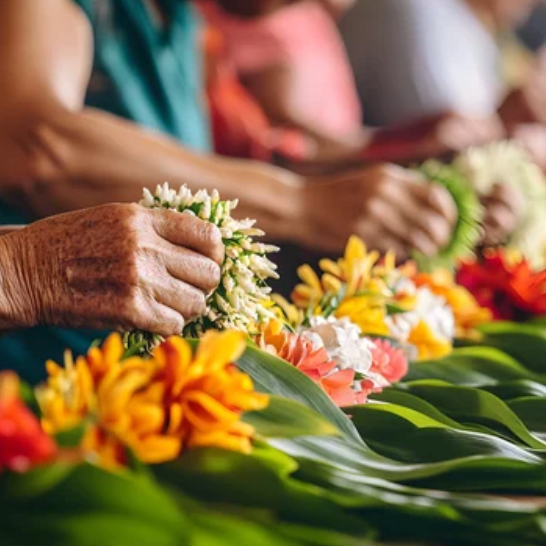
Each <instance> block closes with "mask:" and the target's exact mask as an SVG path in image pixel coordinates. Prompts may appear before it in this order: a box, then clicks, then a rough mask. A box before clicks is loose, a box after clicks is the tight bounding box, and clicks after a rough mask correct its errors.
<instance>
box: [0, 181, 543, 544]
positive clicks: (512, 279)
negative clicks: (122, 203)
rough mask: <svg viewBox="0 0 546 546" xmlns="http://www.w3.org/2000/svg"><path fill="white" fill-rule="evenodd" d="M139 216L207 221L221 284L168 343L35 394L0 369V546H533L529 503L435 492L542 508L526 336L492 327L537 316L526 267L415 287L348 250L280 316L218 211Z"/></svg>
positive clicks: (135, 348) (82, 366) (373, 257)
mask: <svg viewBox="0 0 546 546" xmlns="http://www.w3.org/2000/svg"><path fill="white" fill-rule="evenodd" d="M142 205H144V206H148V207H168V208H170V209H174V210H178V211H179V212H180V213H183V214H195V215H197V216H199V217H200V218H203V219H206V220H208V221H211V222H213V223H215V224H216V225H218V226H219V228H220V230H221V232H222V236H223V240H224V244H225V246H226V259H225V262H224V264H223V267H222V280H221V284H220V287H219V289H218V290H217V291H215V292H214V293H213V294H210V295H209V296H208V298H207V303H208V309H207V312H206V315H205V316H204V317H200V318H198V319H196V320H195V321H194V322H192V323H190V324H188V325H187V326H186V329H185V331H184V332H183V335H182V336H180V337H173V338H169V339H167V340H162V339H161V338H159V337H157V336H155V335H154V334H153V333H151V332H150V333H147V332H132V333H128V334H126V335H125V336H124V337H122V336H121V335H119V334H112V335H111V336H110V337H108V338H107V339H106V340H105V341H104V343H103V344H102V346H94V347H92V348H90V349H89V352H88V353H87V355H85V356H78V357H77V358H76V359H75V360H74V358H73V357H72V355H71V354H70V353H69V352H67V353H66V354H65V358H64V363H63V364H62V365H59V364H57V363H55V362H48V363H47V365H46V367H47V373H48V379H47V381H46V382H45V383H44V384H43V385H40V386H38V387H37V388H36V389H35V391H31V390H30V389H28V388H25V387H24V386H23V385H21V384H20V382H19V380H18V379H17V377H16V376H15V375H14V374H11V373H7V374H2V375H0V510H2V513H3V514H4V515H5V516H6V517H5V518H4V519H3V520H2V518H0V543H2V544H3V543H6V544H18V546H26V545H27V544H28V545H29V546H30V545H31V544H35V543H36V541H37V540H39V541H40V543H42V544H46V545H49V544H51V546H53V545H54V544H58V543H61V542H62V543H63V544H67V545H69V546H73V545H74V546H76V545H77V546H81V544H93V543H94V542H92V540H95V543H96V542H97V541H98V542H100V543H101V545H102V546H120V545H122V546H123V545H125V544H129V543H130V544H132V545H135V544H136V546H146V545H147V544H166V545H171V544H172V545H173V546H174V545H177V544H185V543H188V544H193V543H194V542H192V541H195V543H196V544H209V543H214V544H219V545H220V546H223V545H224V544H226V545H227V544H233V543H234V542H240V543H241V544H264V545H269V544H271V545H273V544H275V545H277V544H281V545H284V544H286V546H294V545H296V544H302V545H306V546H311V545H315V544H321V545H324V546H330V545H331V546H335V545H336V544H353V543H354V544H361V543H362V541H368V540H369V538H370V536H379V537H380V538H382V539H383V538H384V539H385V540H389V539H392V540H399V539H405V540H411V539H413V540H415V541H419V540H429V539H431V538H433V539H434V540H437V541H439V542H442V541H447V540H449V539H450V537H452V536H453V533H456V534H458V536H461V537H463V538H462V539H461V540H462V541H463V543H468V544H476V543H495V542H499V541H502V543H504V544H507V545H510V546H512V545H513V546H515V545H516V544H520V543H521V541H522V540H526V541H527V542H528V543H529V544H535V543H536V544H545V543H546V534H545V533H544V527H543V525H542V514H541V512H540V511H539V509H538V508H537V507H536V506H535V505H533V504H530V505H525V506H520V507H518V510H514V505H513V503H512V502H511V501H503V500H502V499H493V500H492V499H491V498H486V499H481V498H478V497H476V496H475V495H471V496H466V495H464V494H456V493H453V492H454V491H457V490H458V489H459V486H460V485H461V484H463V485H464V487H463V489H465V490H467V491H469V492H471V493H478V492H489V493H491V492H495V491H498V490H501V491H503V492H506V491H508V492H513V493H518V492H521V491H522V490H523V491H526V490H528V489H530V490H532V491H533V492H536V493H540V494H546V487H544V485H543V484H544V480H543V476H544V474H543V473H544V472H546V463H544V462H543V460H542V457H541V455H540V454H541V453H542V452H544V451H546V443H545V442H544V441H543V439H541V436H540V432H541V431H543V429H541V426H542V425H541V424H540V422H539V421H540V420H537V418H536V416H537V415H538V414H540V412H542V411H543V410H545V409H546V408H543V406H544V405H545V403H544V401H545V398H544V396H543V393H544V392H546V385H545V384H544V380H543V378H544V377H546V372H545V371H544V370H543V364H542V362H541V360H540V359H539V358H534V359H533V358H532V355H531V356H530V355H529V353H525V354H522V353H521V351H520V349H521V347H520V344H519V341H518V340H520V339H525V343H527V342H529V345H532V347H533V351H535V350H536V348H537V347H540V348H543V349H544V350H546V330H545V329H544V327H543V325H539V324H535V325H533V326H532V327H530V326H529V327H528V326H527V325H526V324H523V325H518V324H513V323H502V324H503V326H502V331H500V333H499V332H496V331H494V330H492V329H491V324H495V323H492V321H493V319H496V318H518V319H521V318H529V317H531V316H533V315H536V314H539V313H542V312H543V310H544V301H543V299H544V293H545V292H544V286H545V284H544V283H545V282H546V277H545V274H544V273H538V272H533V271H532V270H531V268H530V266H529V264H528V262H526V261H525V260H523V259H518V260H515V258H514V257H513V254H511V253H508V252H503V251H495V253H487V254H485V255H484V256H483V257H478V258H472V259H471V258H468V259H467V261H465V262H464V263H463V264H462V265H461V267H460V268H459V270H458V272H457V274H455V273H454V272H453V271H452V270H449V269H439V268H434V269H433V270H432V271H426V272H425V271H422V270H420V269H419V267H418V264H419V260H417V261H416V262H408V263H405V264H402V265H397V264H396V262H395V256H394V255H392V254H391V253H388V254H387V255H385V256H380V255H379V254H378V253H377V252H375V251H369V250H368V249H367V248H366V246H365V245H364V243H363V242H362V241H361V240H359V239H358V238H357V237H351V238H350V240H349V242H348V244H347V247H346V249H345V253H344V255H343V257H341V258H340V259H339V260H337V261H332V260H322V261H321V262H320V271H319V272H315V271H313V270H312V268H311V267H309V266H307V265H303V266H301V267H300V269H299V271H298V272H299V276H300V278H301V283H300V284H299V285H298V286H296V287H295V289H294V291H293V293H292V295H291V298H290V300H289V301H288V300H285V299H283V298H281V297H280V296H278V295H273V294H271V290H270V289H269V288H268V286H267V280H268V279H270V278H274V277H276V272H275V266H274V265H273V264H272V262H270V261H269V259H268V254H270V253H271V252H273V251H275V250H276V249H275V247H272V246H269V245H264V244H262V243H258V242H255V240H254V238H256V237H259V236H260V235H262V232H261V231H259V230H258V229H257V228H255V226H254V222H253V221H249V220H246V221H237V220H235V219H233V218H232V216H231V213H232V211H233V210H234V209H235V208H236V202H227V201H222V200H221V199H220V197H219V195H218V194H217V193H216V192H213V193H212V195H209V194H208V193H206V192H203V191H202V192H197V193H196V194H192V193H191V192H190V190H189V189H188V188H186V187H182V188H180V190H179V191H174V190H172V189H170V188H169V187H168V186H167V185H164V186H159V187H158V188H157V189H156V191H155V193H153V194H152V193H151V192H148V191H145V194H144V198H143V201H142ZM460 229H461V230H462V231H466V233H467V234H471V233H473V230H472V229H471V230H467V229H466V228H464V226H463V225H461V228H460ZM429 265H430V263H429ZM459 283H460V284H459ZM507 302H508V303H507ZM507 309H508V310H507ZM507 332H508V334H509V335H511V336H512V337H511V338H509V339H508V338H507ZM495 336H497V337H495ZM518 336H519V337H518ZM522 336H523V337H522ZM456 339H465V340H467V341H468V342H469V344H470V346H469V347H465V348H463V349H458V348H454V342H455V340H456ZM507 339H508V341H506V340H507ZM514 340H515V341H514ZM475 344H481V346H477V347H474V346H473V345H475ZM484 344H485V345H484ZM501 345H502V346H501ZM499 347H500V348H501V349H502V350H503V351H505V352H501V351H500V350H499V349H498V348H499ZM539 352H540V351H539ZM541 371H542V372H543V373H542V374H541V373H540V372H541ZM477 402H479V403H477ZM340 408H341V409H340ZM537 412H538V413H537ZM515 461H516V462H515ZM417 463H418V464H417ZM482 469H484V470H485V472H481V470H482ZM475 470H479V472H475ZM429 488H430V489H429ZM438 491H440V493H439V492H438ZM218 506H221V507H227V508H228V510H227V511H226V510H223V511H222V512H221V511H219V510H218ZM382 513H385V514H387V516H386V517H384V518H383V517H380V514H382ZM52 514H53V517H52V516H51V515H52ZM59 514H62V516H60V515H59ZM396 517H403V518H405V521H407V522H408V523H409V525H407V526H404V532H405V533H406V534H404V535H403V536H402V535H400V534H397V533H399V531H398V530H397V529H396V528H394V527H393V526H392V519H393V518H396ZM431 521H434V524H435V525H434V528H433V531H430V526H429V523H430V522H431ZM86 522H87V523H86ZM89 522H91V523H93V522H95V526H94V527H93V533H92V535H93V536H92V537H91V538H90V527H89V525H90V524H91V523H89ZM499 522H502V524H501V525H499ZM23 523H24V524H23ZM370 533H372V534H370ZM431 533H432V534H431ZM90 540H91V542H90ZM86 541H87V542H86Z"/></svg>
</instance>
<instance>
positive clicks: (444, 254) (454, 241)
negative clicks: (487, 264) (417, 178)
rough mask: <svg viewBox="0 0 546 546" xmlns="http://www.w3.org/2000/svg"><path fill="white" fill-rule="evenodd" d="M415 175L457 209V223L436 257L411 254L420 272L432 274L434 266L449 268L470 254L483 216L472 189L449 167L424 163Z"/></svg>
mask: <svg viewBox="0 0 546 546" xmlns="http://www.w3.org/2000/svg"><path fill="white" fill-rule="evenodd" d="M419 172H421V173H422V174H424V175H425V176H426V177H427V178H428V180H429V181H430V182H433V183H435V184H440V185H442V186H444V187H445V188H446V190H447V191H448V192H449V193H450V194H451V196H452V197H453V200H454V201H455V205H456V206H457V211H458V213H459V214H458V218H457V224H456V226H455V228H454V230H453V234H452V237H451V241H450V242H449V243H448V244H447V246H446V247H445V248H443V249H442V250H441V251H440V252H439V253H438V254H437V255H436V256H432V257H431V256H425V255H424V254H421V253H419V252H414V253H413V257H414V259H415V260H416V261H417V264H418V266H419V270H420V271H432V270H434V269H437V268H438V267H449V268H450V267H453V265H454V263H455V261H456V260H457V259H461V258H464V257H465V256H467V255H468V254H469V253H471V252H472V251H473V250H474V248H475V247H476V244H477V243H478V241H479V238H480V222H481V219H482V217H483V207H482V206H481V204H480V201H479V198H478V196H477V194H476V192H475V191H474V189H473V188H472V187H471V186H470V185H469V184H468V182H467V181H466V179H465V178H464V176H463V174H462V173H461V172H460V171H459V170H457V169H456V168H454V167H452V166H447V165H444V164H442V163H440V162H439V161H434V160H431V161H427V162H426V163H424V164H423V165H422V166H421V168H420V169H419Z"/></svg>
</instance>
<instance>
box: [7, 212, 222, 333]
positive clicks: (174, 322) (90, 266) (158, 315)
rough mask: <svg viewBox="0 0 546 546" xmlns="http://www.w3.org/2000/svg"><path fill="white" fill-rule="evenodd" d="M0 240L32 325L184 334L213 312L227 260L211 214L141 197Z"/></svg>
mask: <svg viewBox="0 0 546 546" xmlns="http://www.w3.org/2000/svg"><path fill="white" fill-rule="evenodd" d="M0 243H1V245H2V247H4V248H5V247H6V244H7V245H8V246H9V247H10V249H11V250H10V254H11V259H12V261H13V263H14V267H15V269H16V271H15V273H16V278H15V287H14V289H13V290H11V291H8V293H11V299H12V300H14V302H15V304H16V306H17V307H18V308H19V309H24V310H26V313H25V317H24V319H23V321H19V324H22V325H24V326H32V325H34V324H48V325H57V326H70V327H74V328H75V327H88V328H115V329H120V330H123V331H128V330H134V329H142V330H147V331H152V332H154V333H158V334H161V335H164V336H168V335H172V334H177V333H180V332H182V329H183V327H184V324H185V321H187V320H188V319H190V318H192V317H195V316H198V315H201V314H203V313H204V312H205V295H206V294H207V293H209V292H210V291H212V290H213V289H215V288H216V286H217V284H218V282H219V280H220V267H219V264H221V263H222V260H223V245H222V240H221V236H220V232H219V231H218V229H217V228H216V227H215V226H213V225H212V224H209V223H205V222H202V221H201V220H198V219H196V218H194V217H191V216H189V215H185V214H179V213H175V212H172V211H168V210H163V209H159V210H148V209H145V208H143V207H140V206H137V205H122V204H111V205H104V206H101V207H97V208H93V209H87V210H83V211H78V212H73V213H70V214H64V215H61V216H57V217H53V218H49V219H46V220H42V221H40V222H36V223H35V224H32V225H30V226H29V227H28V228H26V229H24V230H22V231H20V232H18V233H13V234H10V235H7V236H5V237H2V238H0ZM17 277H19V278H17Z"/></svg>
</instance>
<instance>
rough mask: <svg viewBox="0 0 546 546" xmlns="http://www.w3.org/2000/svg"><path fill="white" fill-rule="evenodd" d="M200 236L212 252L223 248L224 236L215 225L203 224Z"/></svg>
mask: <svg viewBox="0 0 546 546" xmlns="http://www.w3.org/2000/svg"><path fill="white" fill-rule="evenodd" d="M199 236H200V238H201V240H202V242H203V245H204V246H205V247H206V248H208V249H210V250H211V251H218V250H219V249H220V248H221V247H222V235H221V233H220V230H219V229H218V228H217V227H216V226H215V225H214V224H211V223H209V222H201V225H200V227H199Z"/></svg>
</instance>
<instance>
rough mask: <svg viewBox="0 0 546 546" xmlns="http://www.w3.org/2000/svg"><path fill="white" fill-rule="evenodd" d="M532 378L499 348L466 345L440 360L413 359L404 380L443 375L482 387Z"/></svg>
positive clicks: (458, 381) (454, 380)
mask: <svg viewBox="0 0 546 546" xmlns="http://www.w3.org/2000/svg"><path fill="white" fill-rule="evenodd" d="M531 378H533V374H531V373H530V372H529V370H527V369H526V368H524V367H523V366H521V365H520V364H519V363H518V362H517V361H516V360H515V359H513V358H512V357H510V356H508V355H507V354H506V353H503V352H502V351H500V350H498V349H495V348H493V347H465V348H461V349H455V350H454V351H453V352H452V353H451V354H450V355H448V356H446V357H445V358H442V359H440V360H432V361H426V362H415V363H412V364H411V366H410V370H409V373H408V375H407V376H406V377H405V379H404V380H405V381H413V380H418V379H440V380H442V381H447V382H448V383H453V384H454V385H464V386H471V387H481V386H483V385H491V384H496V383H498V382H505V381H515V380H519V379H531Z"/></svg>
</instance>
